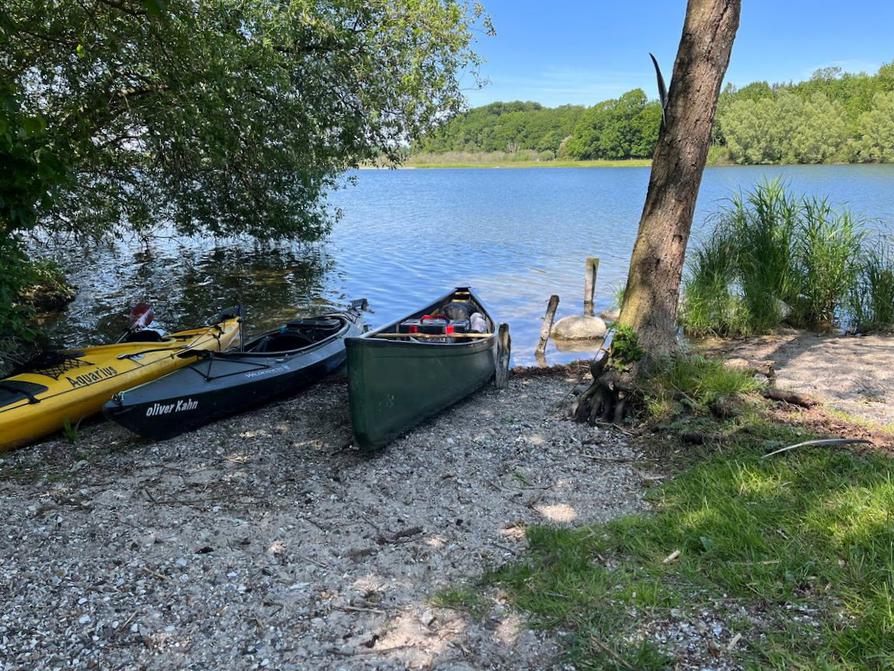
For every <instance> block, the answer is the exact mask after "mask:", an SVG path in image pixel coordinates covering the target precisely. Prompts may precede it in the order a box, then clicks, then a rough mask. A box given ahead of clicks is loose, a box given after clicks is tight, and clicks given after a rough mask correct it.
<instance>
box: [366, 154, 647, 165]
mask: <svg viewBox="0 0 894 671" xmlns="http://www.w3.org/2000/svg"><path fill="white" fill-rule="evenodd" d="M651 165H652V161H651V160H650V159H646V158H637V159H619V160H607V159H591V160H576V159H541V158H537V157H536V156H534V155H533V152H531V153H529V152H518V153H507V152H482V153H472V152H468V153H467V152H449V153H447V154H414V155H412V156H410V157H409V158H408V159H407V160H406V161H405V162H404V163H403V164H402V165H401V166H400V167H401V168H419V169H428V168H648V167H650V166H651ZM377 167H378V166H377Z"/></svg>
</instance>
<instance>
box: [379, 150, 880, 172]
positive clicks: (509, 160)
mask: <svg viewBox="0 0 894 671" xmlns="http://www.w3.org/2000/svg"><path fill="white" fill-rule="evenodd" d="M806 165H823V166H832V165H839V166H842V165H890V164H888V163H865V162H859V161H826V162H824V163H813V164H810V163H799V162H797V161H792V162H787V163H733V162H732V161H730V160H728V159H726V158H725V157H723V156H718V155H716V154H715V155H714V156H709V157H708V164H707V167H708V168H745V167H787V166H799V167H804V166H806ZM651 166H652V161H651V159H648V158H627V159H614V160H609V159H580V160H578V159H562V158H560V159H555V158H554V159H541V158H533V157H531V156H529V155H528V154H526V153H520V154H519V155H515V154H509V153H506V152H468V153H467V152H450V153H446V154H413V155H411V156H410V157H409V158H407V159H406V160H405V161H403V162H402V163H401V164H400V165H398V166H393V165H389V164H387V163H386V162H376V163H374V164H366V165H363V166H361V169H362V170H378V169H392V168H395V167H396V168H397V169H398V170H428V169H445V168H450V169H454V168H649V167H651Z"/></svg>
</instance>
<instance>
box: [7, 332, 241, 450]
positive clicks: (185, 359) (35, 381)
mask: <svg viewBox="0 0 894 671" xmlns="http://www.w3.org/2000/svg"><path fill="white" fill-rule="evenodd" d="M144 333H145V334H146V335H145V336H144V335H143V334H144ZM239 334H240V329H239V318H238V317H228V318H225V319H223V321H221V322H219V323H217V324H212V325H211V326H203V327H201V328H196V329H191V330H189V331H178V332H177V333H172V334H170V335H168V336H164V337H160V336H158V334H157V333H156V332H155V331H145V332H138V333H136V334H134V335H133V336H131V338H130V339H129V341H128V342H123V343H117V344H114V345H99V346H96V347H85V348H83V349H80V350H69V351H64V352H54V353H52V354H50V355H48V356H47V357H45V358H44V360H42V361H41V362H40V363H38V364H36V365H35V367H32V368H30V369H29V370H28V371H27V372H24V373H20V374H18V375H14V376H12V377H7V378H4V379H2V380H0V452H3V451H5V450H9V449H12V448H14V447H17V446H19V445H24V444H25V443H29V442H31V441H33V440H35V439H37V438H40V437H41V436H46V435H47V434H50V433H53V432H54V431H58V430H59V429H61V428H62V427H63V426H64V425H65V423H66V421H67V422H70V423H72V424H74V423H75V422H78V421H80V420H81V419H83V418H84V417H89V416H90V415H92V414H94V413H97V412H99V411H100V410H101V409H102V406H103V404H104V403H105V402H106V401H108V400H109V399H110V398H112V396H113V395H114V394H116V393H118V392H119V391H123V390H124V389H130V388H131V387H135V386H137V385H138V384H143V383H144V382H149V381H150V380H154V379H155V378H158V377H161V376H162V375H166V374H167V373H170V372H171V371H174V370H176V369H178V368H182V367H183V366H187V365H189V364H191V363H194V362H195V360H196V356H199V355H200V353H202V352H207V351H211V352H218V351H223V350H226V349H229V348H230V347H233V346H235V345H238V343H239ZM141 337H145V338H146V339H144V340H140V338H141ZM153 338H154V339H153Z"/></svg>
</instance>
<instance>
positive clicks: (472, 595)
mask: <svg viewBox="0 0 894 671" xmlns="http://www.w3.org/2000/svg"><path fill="white" fill-rule="evenodd" d="M431 602H432V605H433V606H437V607H438V608H451V609H453V610H462V611H466V612H467V613H469V614H470V615H472V617H476V618H480V617H483V616H484V615H485V614H486V613H487V610H488V608H489V604H488V601H487V600H486V599H485V598H484V597H483V596H482V595H481V590H480V589H479V588H476V587H474V586H471V585H462V586H459V587H448V588H446V589H442V590H440V591H439V592H437V593H436V594H435V595H434V597H432V600H431Z"/></svg>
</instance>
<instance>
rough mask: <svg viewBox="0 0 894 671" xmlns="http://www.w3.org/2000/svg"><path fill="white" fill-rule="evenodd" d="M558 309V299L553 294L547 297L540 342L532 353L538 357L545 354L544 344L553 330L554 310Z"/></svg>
mask: <svg viewBox="0 0 894 671" xmlns="http://www.w3.org/2000/svg"><path fill="white" fill-rule="evenodd" d="M558 309H559V297H558V296H556V294H553V295H552V296H550V297H549V303H548V304H547V306H546V314H545V315H544V316H543V323H542V324H541V325H540V342H538V343H537V349H536V350H535V351H534V354H536V355H537V356H538V357H541V356H543V353H544V352H546V343H547V341H548V340H549V334H550V332H551V331H552V330H553V320H554V319H555V318H556V310H558Z"/></svg>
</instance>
